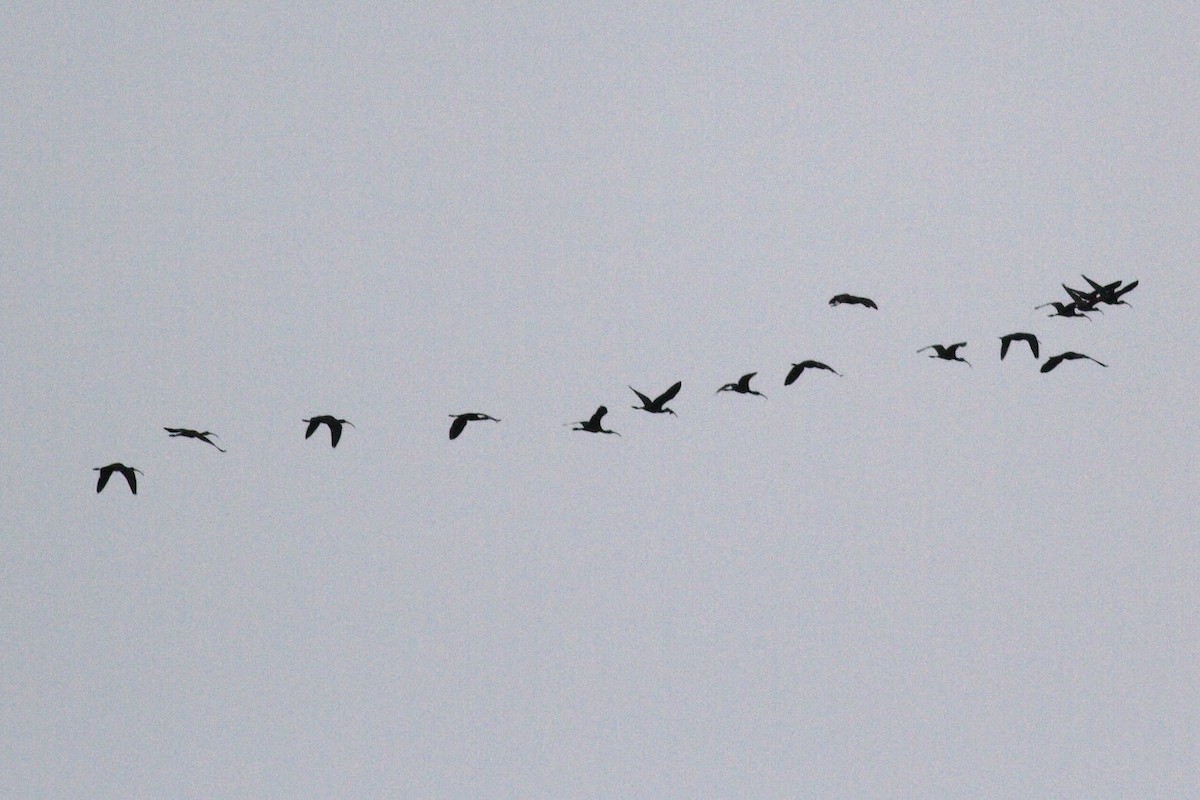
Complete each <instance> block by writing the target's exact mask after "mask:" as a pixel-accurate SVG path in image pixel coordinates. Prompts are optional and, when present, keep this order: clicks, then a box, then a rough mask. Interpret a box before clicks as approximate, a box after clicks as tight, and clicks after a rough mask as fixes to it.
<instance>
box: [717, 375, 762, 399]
mask: <svg viewBox="0 0 1200 800" xmlns="http://www.w3.org/2000/svg"><path fill="white" fill-rule="evenodd" d="M757 374H758V373H757V372H747V373H746V374H745V375H743V376H742V377H741V378H739V379H738V382H737V383H727V384H725V385H724V386H722V387H721V388H720V389H717V392H716V393H717V394H720V393H721V392H737V393H738V394H755V395H758V396H759V397H761V398H763V399H766V395H765V394H763V393H762V392H756V391H754V390H753V389H751V388H750V379H751V378H753V377H754V376H755V375H757Z"/></svg>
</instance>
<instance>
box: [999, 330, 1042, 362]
mask: <svg viewBox="0 0 1200 800" xmlns="http://www.w3.org/2000/svg"><path fill="white" fill-rule="evenodd" d="M1014 341H1018V342H1028V343H1029V349H1030V350H1032V351H1033V357H1034V358H1037V357H1038V338H1037V337H1036V336H1034V335H1033V334H1032V333H1010V334H1008V335H1007V336H1001V337H1000V360H1001V361H1003V360H1004V357H1005V356H1006V355H1008V346H1009V345H1010V344H1012V343H1013V342H1014Z"/></svg>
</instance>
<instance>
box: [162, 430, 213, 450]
mask: <svg viewBox="0 0 1200 800" xmlns="http://www.w3.org/2000/svg"><path fill="white" fill-rule="evenodd" d="M163 430H164V431H166V432H167V433H169V434H170V435H171V438H175V437H177V436H182V437H184V438H185V439H199V440H200V441H202V442H204V443H205V444H211V445H212V446H213V447H216V448H217V449H218V450H220V451H221V452H222V453H224V452H225V450H224V449H222V448H221V447H220V446H218V445H217V443H216V442H214V441H213V440H212V439H209V438H208V437H210V436H216V434H215V433H213V432H212V431H194V430H192V429H191V428H163Z"/></svg>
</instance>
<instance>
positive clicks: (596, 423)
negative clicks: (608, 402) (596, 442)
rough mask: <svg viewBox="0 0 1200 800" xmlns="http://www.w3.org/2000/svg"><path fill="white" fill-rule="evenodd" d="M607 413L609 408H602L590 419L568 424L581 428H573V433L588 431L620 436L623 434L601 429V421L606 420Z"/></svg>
mask: <svg viewBox="0 0 1200 800" xmlns="http://www.w3.org/2000/svg"><path fill="white" fill-rule="evenodd" d="M607 413H608V407H607V406H600V407H599V408H597V409H596V413H595V414H592V416H591V418H590V419H586V420H582V421H580V422H568V423H567V424H568V425H578V426H579V427H577V428H572V429H571V430H573V431H587V432H588V433H611V434H613V435H615V436H620V435H621V434H619V433H617V432H616V431H606V430H604V428H603V427H601V425H600V420H602V419H604V415H605V414H607Z"/></svg>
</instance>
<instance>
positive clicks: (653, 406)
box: [629, 381, 683, 416]
mask: <svg viewBox="0 0 1200 800" xmlns="http://www.w3.org/2000/svg"><path fill="white" fill-rule="evenodd" d="M681 388H683V381H676V382H675V385H674V386H672V387H671V388H670V389H667V390H666V391H665V392H663V393H662V394H660V395H659V396H658V397H656V398H654V399H653V400H651V399H650V398H649V397H647V396H646V395H644V394H642V393H641V392H639V391H638V390H637V389H634V388H633V387H632V386H630V387H629V389H630V391H632V392H633V393H634V394H636V395H637V396H638V399H640V400H641V401H642V404H641V405H640V406H631V407H632V408H634V409H637V410H639V411H649V412H650V413H651V414H671V415H672V416H677V415H676V414H675V412H674V411H672V410H671V409H669V408H667V403H669V402H671V400H673V399H674V398H675V395H677V394H679V390H680V389H681Z"/></svg>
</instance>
